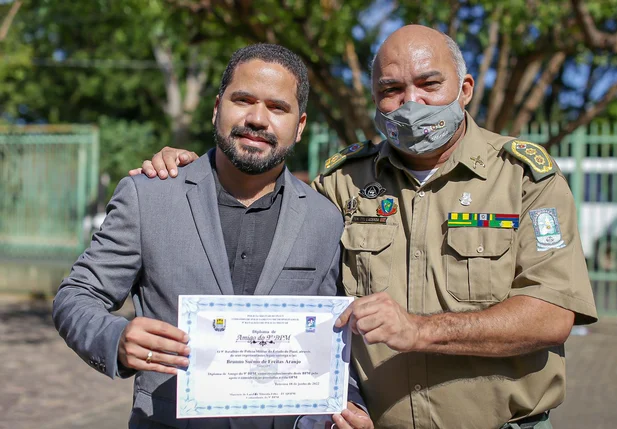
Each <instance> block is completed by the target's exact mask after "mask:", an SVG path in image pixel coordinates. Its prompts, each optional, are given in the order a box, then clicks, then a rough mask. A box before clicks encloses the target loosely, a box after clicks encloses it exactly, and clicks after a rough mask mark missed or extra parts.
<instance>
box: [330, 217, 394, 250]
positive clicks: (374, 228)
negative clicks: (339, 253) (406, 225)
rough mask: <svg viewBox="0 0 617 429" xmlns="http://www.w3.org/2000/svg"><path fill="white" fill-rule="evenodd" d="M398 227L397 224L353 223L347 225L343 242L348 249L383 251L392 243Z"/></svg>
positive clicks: (342, 238)
mask: <svg viewBox="0 0 617 429" xmlns="http://www.w3.org/2000/svg"><path fill="white" fill-rule="evenodd" d="M397 227H398V226H397V225H385V224H378V225H371V224H361V223H352V224H351V225H347V226H346V227H345V230H344V231H343V236H342V237H341V243H343V246H344V247H345V249H347V250H355V251H370V252H381V251H382V250H383V249H385V248H386V247H388V246H389V245H390V244H392V241H393V240H394V233H395V232H396V228H397Z"/></svg>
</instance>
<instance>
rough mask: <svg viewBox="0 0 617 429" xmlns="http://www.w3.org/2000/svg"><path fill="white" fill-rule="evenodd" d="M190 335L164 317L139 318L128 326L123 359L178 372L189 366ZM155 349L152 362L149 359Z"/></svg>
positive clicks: (120, 353)
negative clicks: (177, 369)
mask: <svg viewBox="0 0 617 429" xmlns="http://www.w3.org/2000/svg"><path fill="white" fill-rule="evenodd" d="M188 340H189V338H188V335H187V334H186V333H185V332H184V331H182V330H180V329H178V328H176V327H175V326H172V325H170V324H169V323H166V322H162V321H160V320H154V319H149V318H145V317H138V318H135V319H134V320H133V321H131V323H129V324H128V325H127V327H126V328H125V330H124V332H123V333H122V337H121V339H120V344H119V347H118V358H119V359H120V362H121V363H122V364H123V365H125V366H127V367H129V368H133V369H137V370H148V371H158V372H164V373H169V374H175V373H176V372H175V368H170V366H179V367H187V366H188V365H189V360H188V359H187V358H186V356H188V355H189V354H190V348H189V347H188V346H187V345H186V343H187V342H188ZM149 352H152V357H151V359H150V362H146V359H147V357H148V353H149Z"/></svg>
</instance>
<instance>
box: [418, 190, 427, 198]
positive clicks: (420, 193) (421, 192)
mask: <svg viewBox="0 0 617 429" xmlns="http://www.w3.org/2000/svg"><path fill="white" fill-rule="evenodd" d="M425 195H426V194H425V193H424V191H420V192H418V196H419V197H420V198H422V197H423V196H425Z"/></svg>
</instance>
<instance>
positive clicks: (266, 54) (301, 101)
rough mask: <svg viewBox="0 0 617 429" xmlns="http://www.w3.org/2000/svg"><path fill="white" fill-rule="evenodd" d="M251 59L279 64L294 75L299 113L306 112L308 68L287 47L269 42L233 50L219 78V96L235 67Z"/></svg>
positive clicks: (221, 94) (229, 80)
mask: <svg viewBox="0 0 617 429" xmlns="http://www.w3.org/2000/svg"><path fill="white" fill-rule="evenodd" d="M251 60H261V61H263V62H266V63H275V64H280V65H282V66H283V67H285V68H286V69H287V70H289V71H290V72H291V73H292V74H293V75H294V77H295V78H296V82H297V86H296V98H297V99H298V107H299V108H300V115H302V114H303V113H304V112H306V103H307V102H308V94H309V80H308V70H307V69H306V65H305V64H304V63H303V62H302V60H301V59H300V57H299V56H298V55H296V54H294V53H293V52H291V51H290V50H289V49H287V48H284V47H283V46H280V45H273V44H269V43H258V44H255V45H249V46H246V47H244V48H241V49H238V50H237V51H236V52H234V54H233V55H232V56H231V59H230V60H229V63H228V64H227V67H226V68H225V71H224V72H223V77H222V78H221V86H220V87H219V98H222V97H223V93H224V92H225V90H226V89H227V86H228V85H229V83H230V82H231V80H232V79H233V77H234V71H235V70H236V67H238V65H240V64H242V63H246V62H249V61H251Z"/></svg>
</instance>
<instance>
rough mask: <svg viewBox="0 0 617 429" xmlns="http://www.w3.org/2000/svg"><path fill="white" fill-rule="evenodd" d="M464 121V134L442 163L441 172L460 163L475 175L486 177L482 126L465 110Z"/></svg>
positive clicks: (448, 170) (484, 140)
mask: <svg viewBox="0 0 617 429" xmlns="http://www.w3.org/2000/svg"><path fill="white" fill-rule="evenodd" d="M465 121H466V123H467V128H466V130H465V135H464V136H463V138H462V139H461V141H460V142H459V143H458V147H457V148H456V149H454V152H452V155H451V156H450V158H449V159H448V160H447V161H446V163H445V164H444V165H443V167H444V168H443V172H444V173H443V174H446V173H447V172H450V171H451V170H452V169H454V167H456V166H457V165H458V164H462V165H464V166H465V167H466V168H467V169H468V170H469V171H471V172H472V173H473V174H475V175H476V176H478V177H480V178H482V179H486V177H487V162H488V159H487V157H486V153H487V152H486V148H487V145H486V143H487V142H486V138H485V136H484V133H483V132H482V128H480V127H479V126H478V124H476V122H475V121H474V120H473V118H472V117H471V116H470V115H469V113H467V112H465Z"/></svg>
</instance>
